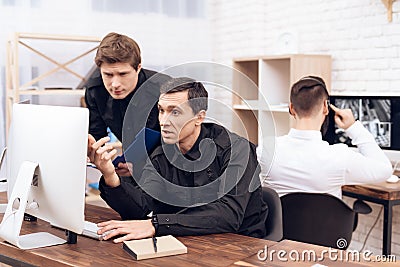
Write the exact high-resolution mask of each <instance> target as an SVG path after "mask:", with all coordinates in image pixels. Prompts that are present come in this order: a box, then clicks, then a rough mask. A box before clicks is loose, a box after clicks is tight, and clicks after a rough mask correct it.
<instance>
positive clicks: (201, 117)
mask: <svg viewBox="0 0 400 267" xmlns="http://www.w3.org/2000/svg"><path fill="white" fill-rule="evenodd" d="M205 118H206V111H205V110H200V111H199V112H198V113H197V115H196V122H195V124H196V126H197V125H200V124H202V123H203V121H204V119H205Z"/></svg>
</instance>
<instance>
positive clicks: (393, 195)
mask: <svg viewBox="0 0 400 267" xmlns="http://www.w3.org/2000/svg"><path fill="white" fill-rule="evenodd" d="M342 192H343V195H344V196H348V197H352V198H357V199H362V200H365V201H370V202H373V203H376V204H380V205H383V208H384V212H383V234H382V243H383V244H382V255H390V254H391V252H392V248H391V244H392V219H393V218H392V217H393V206H395V205H399V204H400V182H398V183H387V182H383V183H379V184H363V185H345V186H343V187H342Z"/></svg>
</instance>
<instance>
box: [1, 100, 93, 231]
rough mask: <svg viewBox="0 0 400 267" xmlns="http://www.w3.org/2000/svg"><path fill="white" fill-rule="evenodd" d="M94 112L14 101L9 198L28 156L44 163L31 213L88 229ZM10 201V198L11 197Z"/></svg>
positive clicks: (66, 226)
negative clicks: (86, 214)
mask: <svg viewBox="0 0 400 267" xmlns="http://www.w3.org/2000/svg"><path fill="white" fill-rule="evenodd" d="M88 124H89V113H88V110H87V109H85V108H78V107H59V106H46V105H30V104H28V105H27V104H24V105H21V104H14V106H13V113H12V122H11V127H10V132H9V140H8V151H7V153H8V154H7V163H8V164H7V177H8V185H9V188H8V198H10V196H11V192H12V190H13V187H14V184H15V183H16V179H17V175H18V172H19V170H20V166H21V164H22V163H23V162H24V161H31V162H35V163H38V165H39V168H38V176H37V177H36V178H37V179H36V178H35V179H34V180H33V183H32V184H31V186H30V193H29V196H28V204H29V203H31V202H36V203H37V206H36V208H33V209H27V210H26V213H29V214H31V215H33V216H35V217H38V218H40V219H42V220H45V221H48V222H50V223H51V224H52V225H55V226H58V227H61V228H63V229H66V230H70V231H72V232H74V233H78V234H79V233H82V231H83V226H84V206H85V184H86V157H87V138H88V134H87V133H88ZM9 202H10V199H9Z"/></svg>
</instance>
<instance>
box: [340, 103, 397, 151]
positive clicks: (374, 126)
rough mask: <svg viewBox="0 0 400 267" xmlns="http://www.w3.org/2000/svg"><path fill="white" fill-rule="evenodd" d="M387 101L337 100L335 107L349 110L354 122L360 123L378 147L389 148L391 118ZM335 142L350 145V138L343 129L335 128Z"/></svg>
mask: <svg viewBox="0 0 400 267" xmlns="http://www.w3.org/2000/svg"><path fill="white" fill-rule="evenodd" d="M390 105H391V103H390V100H389V99H337V100H335V106H337V107H338V108H341V109H345V108H349V109H351V111H352V112H353V114H354V118H355V119H356V120H359V121H361V123H362V124H363V125H364V127H365V128H367V129H368V131H369V132H370V133H371V134H372V135H373V136H374V138H375V141H376V143H377V144H378V145H379V146H380V147H390V146H391V142H390V133H391V118H390V110H391V109H390ZM335 132H336V136H337V138H338V140H337V142H340V143H346V144H348V145H350V144H351V140H350V138H349V137H348V136H347V135H346V134H345V132H344V130H343V129H340V128H338V127H337V126H336V127H335Z"/></svg>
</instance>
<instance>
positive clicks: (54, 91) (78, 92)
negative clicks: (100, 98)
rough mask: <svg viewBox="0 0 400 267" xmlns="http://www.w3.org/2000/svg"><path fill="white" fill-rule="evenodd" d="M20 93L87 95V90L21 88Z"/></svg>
mask: <svg viewBox="0 0 400 267" xmlns="http://www.w3.org/2000/svg"><path fill="white" fill-rule="evenodd" d="M19 94H20V95H80V96H83V95H85V90H83V89H78V90H76V89H72V90H66V89H48V90H20V91H19Z"/></svg>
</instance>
